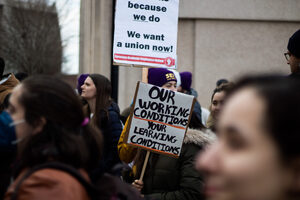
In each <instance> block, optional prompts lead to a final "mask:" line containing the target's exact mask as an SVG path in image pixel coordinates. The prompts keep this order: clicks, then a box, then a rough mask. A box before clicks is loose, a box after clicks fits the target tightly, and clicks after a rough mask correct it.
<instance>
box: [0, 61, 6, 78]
mask: <svg viewBox="0 0 300 200" xmlns="http://www.w3.org/2000/svg"><path fill="white" fill-rule="evenodd" d="M4 69H5V61H4V60H3V58H1V57H0V80H1V79H2V76H3V73H4Z"/></svg>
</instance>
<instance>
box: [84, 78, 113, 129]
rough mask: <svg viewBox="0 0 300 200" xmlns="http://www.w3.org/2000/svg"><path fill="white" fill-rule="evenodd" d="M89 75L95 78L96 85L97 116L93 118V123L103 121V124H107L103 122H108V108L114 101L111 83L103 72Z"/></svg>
mask: <svg viewBox="0 0 300 200" xmlns="http://www.w3.org/2000/svg"><path fill="white" fill-rule="evenodd" d="M89 77H90V78H91V79H92V80H93V82H94V84H95V87H96V108H95V113H94V115H95V117H93V119H92V120H93V123H95V124H98V123H99V122H101V124H102V125H103V126H104V125H105V124H103V123H106V122H107V120H108V108H109V106H110V105H111V103H112V100H111V90H112V89H111V83H110V81H109V80H108V78H106V77H105V76H103V75H101V74H91V75H89ZM102 125H100V126H102ZM98 126H99V125H98ZM99 128H101V127H99Z"/></svg>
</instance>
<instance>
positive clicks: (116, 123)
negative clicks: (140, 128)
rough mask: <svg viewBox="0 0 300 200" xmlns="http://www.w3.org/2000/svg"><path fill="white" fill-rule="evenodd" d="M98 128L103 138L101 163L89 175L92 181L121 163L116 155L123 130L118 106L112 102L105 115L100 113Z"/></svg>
mask: <svg viewBox="0 0 300 200" xmlns="http://www.w3.org/2000/svg"><path fill="white" fill-rule="evenodd" d="M97 125H98V127H99V129H100V130H101V131H102V134H103V138H104V148H103V155H102V159H101V163H100V164H99V166H98V167H97V169H96V170H94V171H93V172H91V173H90V177H91V179H92V181H95V180H97V179H98V178H99V177H100V176H101V175H102V174H103V173H105V172H108V173H110V172H111V170H112V168H113V166H115V165H116V164H118V163H121V161H120V158H119V155H118V148H117V145H118V141H119V138H120V135H121V132H122V129H123V125H122V123H121V120H120V109H119V106H118V105H117V104H116V103H114V102H112V104H111V105H110V106H109V108H108V116H107V114H106V113H104V112H103V113H100V119H99V122H98V124H97Z"/></svg>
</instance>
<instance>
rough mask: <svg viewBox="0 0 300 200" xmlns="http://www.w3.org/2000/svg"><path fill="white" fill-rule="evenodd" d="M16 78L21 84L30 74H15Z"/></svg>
mask: <svg viewBox="0 0 300 200" xmlns="http://www.w3.org/2000/svg"><path fill="white" fill-rule="evenodd" d="M15 77H16V78H17V79H18V80H19V81H20V82H21V81H23V80H24V79H25V78H27V77H28V74H27V73H25V72H18V73H16V74H15Z"/></svg>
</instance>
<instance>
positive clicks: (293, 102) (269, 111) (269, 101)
mask: <svg viewBox="0 0 300 200" xmlns="http://www.w3.org/2000/svg"><path fill="white" fill-rule="evenodd" d="M248 87H250V88H253V89H254V90H255V91H256V92H257V94H258V95H259V96H260V97H261V98H262V99H263V101H264V102H265V104H266V110H265V116H264V117H263V118H264V121H263V122H262V125H263V126H264V128H265V129H266V130H267V132H268V133H269V134H270V136H271V138H272V139H273V140H274V141H275V143H276V144H277V146H278V149H279V151H280V152H281V155H282V159H283V160H284V161H293V159H294V158H295V159H296V158H298V159H299V158H300V145H299V141H300V134H299V133H300V117H299V116H300V106H299V102H300V92H299V88H300V81H299V79H289V78H287V77H282V76H277V75H268V76H266V75H264V76H254V77H245V78H243V79H241V80H240V81H239V82H237V83H236V85H235V87H234V88H233V90H232V91H230V92H229V93H228V95H227V97H226V99H228V97H230V96H231V95H232V94H234V93H236V92H237V91H239V90H241V89H243V88H248Z"/></svg>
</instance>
